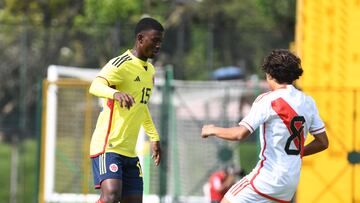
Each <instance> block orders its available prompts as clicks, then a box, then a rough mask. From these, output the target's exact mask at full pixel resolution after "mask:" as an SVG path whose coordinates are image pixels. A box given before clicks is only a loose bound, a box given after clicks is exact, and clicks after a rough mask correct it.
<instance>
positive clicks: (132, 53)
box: [89, 18, 164, 203]
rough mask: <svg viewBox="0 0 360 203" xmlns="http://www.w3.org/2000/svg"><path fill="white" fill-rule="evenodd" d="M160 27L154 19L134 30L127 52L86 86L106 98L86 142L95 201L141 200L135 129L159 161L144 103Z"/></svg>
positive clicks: (125, 202)
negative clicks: (142, 133) (145, 137)
mask: <svg viewBox="0 0 360 203" xmlns="http://www.w3.org/2000/svg"><path fill="white" fill-rule="evenodd" d="M163 32H164V28H163V26H162V25H161V24H160V23H159V22H158V21H156V20H155V19H152V18H143V19H141V20H140V21H139V22H138V23H137V25H136V28H135V38H136V39H135V44H134V47H133V48H132V49H131V50H128V51H126V52H125V53H123V54H122V55H120V56H118V57H115V58H113V59H111V60H110V61H109V62H108V63H107V64H106V65H105V66H104V67H103V68H102V69H101V71H100V73H99V74H98V76H97V77H96V78H95V79H94V81H93V82H92V84H91V86H90V90H89V92H90V93H91V94H93V95H95V96H98V97H102V98H105V100H104V104H103V110H102V111H101V113H100V115H99V117H98V121H97V124H96V129H95V131H94V133H93V136H92V139H91V146H90V156H91V159H92V165H93V175H94V184H95V188H97V189H101V195H100V199H99V200H98V201H97V202H98V203H115V202H116V203H118V202H119V201H121V203H141V202H142V193H143V179H142V172H141V167H140V163H139V159H138V157H137V155H136V153H135V145H136V142H137V138H138V133H139V129H140V127H141V126H143V127H144V129H145V132H146V134H147V135H148V136H149V137H150V141H151V148H152V158H153V159H154V162H155V164H156V165H159V163H160V144H159V135H158V133H157V131H156V128H155V126H154V123H153V121H152V119H151V115H150V112H149V109H148V106H147V103H148V101H149V99H150V96H151V92H152V89H153V85H154V73H155V69H154V66H153V65H152V64H151V63H149V62H148V61H147V60H148V58H153V57H154V56H155V55H156V54H157V53H158V52H159V49H160V46H161V42H162V39H163Z"/></svg>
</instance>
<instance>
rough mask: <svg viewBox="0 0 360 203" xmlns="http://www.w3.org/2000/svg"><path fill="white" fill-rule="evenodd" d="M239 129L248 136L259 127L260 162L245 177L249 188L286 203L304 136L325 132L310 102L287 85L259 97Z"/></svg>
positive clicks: (293, 185) (294, 181) (295, 181)
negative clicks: (245, 129) (246, 132)
mask: <svg viewBox="0 0 360 203" xmlns="http://www.w3.org/2000/svg"><path fill="white" fill-rule="evenodd" d="M239 125H243V126H245V127H246V128H247V129H249V130H250V131H251V132H253V131H254V130H255V129H257V128H258V127H260V134H259V138H260V144H261V151H260V154H259V158H260V160H259V162H258V164H257V166H256V167H255V168H254V170H253V171H252V172H251V173H250V174H249V175H247V176H246V179H247V180H248V182H249V185H251V187H252V189H253V190H254V191H255V192H256V193H258V194H259V195H261V196H263V197H266V198H268V199H271V200H274V201H278V202H288V201H290V200H291V198H292V197H293V195H294V193H295V191H296V188H297V185H298V182H299V177H300V169H301V163H302V154H303V149H304V141H305V139H306V135H307V134H308V132H310V133H311V134H312V135H314V136H316V134H319V133H322V132H324V131H325V127H324V123H323V121H322V120H321V118H320V116H319V113H318V110H317V108H316V104H315V102H314V100H313V99H312V98H311V97H310V96H307V95H305V94H304V93H302V92H301V91H299V90H297V89H296V88H295V87H294V86H292V85H287V86H286V88H283V89H278V90H276V91H272V92H268V93H264V94H262V95H260V96H259V97H258V98H257V99H256V100H255V102H254V103H253V105H252V107H251V110H250V112H249V114H248V115H247V116H246V117H245V118H244V119H243V120H242V121H241V122H240V123H239Z"/></svg>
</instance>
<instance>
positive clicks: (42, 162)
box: [39, 80, 49, 203]
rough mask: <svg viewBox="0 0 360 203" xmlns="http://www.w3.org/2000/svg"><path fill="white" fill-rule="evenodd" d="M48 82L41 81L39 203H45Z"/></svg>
mask: <svg viewBox="0 0 360 203" xmlns="http://www.w3.org/2000/svg"><path fill="white" fill-rule="evenodd" d="M48 85H49V82H48V81H47V80H43V88H42V114H41V153H40V175H39V203H45V197H44V195H45V194H44V181H45V179H44V178H45V177H44V176H45V148H46V146H45V142H46V102H47V90H48Z"/></svg>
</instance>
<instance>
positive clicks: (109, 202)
mask: <svg viewBox="0 0 360 203" xmlns="http://www.w3.org/2000/svg"><path fill="white" fill-rule="evenodd" d="M102 199H103V202H104V203H115V202H116V203H117V202H119V201H120V199H121V192H120V191H119V190H115V189H114V190H108V191H106V193H103V194H102Z"/></svg>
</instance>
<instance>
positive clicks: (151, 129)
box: [143, 107, 160, 141]
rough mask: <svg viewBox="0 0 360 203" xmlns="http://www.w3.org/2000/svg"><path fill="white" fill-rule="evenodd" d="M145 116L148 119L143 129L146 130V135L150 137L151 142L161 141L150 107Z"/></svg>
mask: <svg viewBox="0 0 360 203" xmlns="http://www.w3.org/2000/svg"><path fill="white" fill-rule="evenodd" d="M145 114H146V118H145V121H144V122H143V127H144V129H145V132H146V134H147V135H148V136H149V137H150V141H159V140H160V138H159V134H158V132H157V130H156V128H155V125H154V122H153V120H152V118H151V115H150V112H149V108H148V107H146V111H145Z"/></svg>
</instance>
